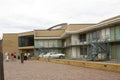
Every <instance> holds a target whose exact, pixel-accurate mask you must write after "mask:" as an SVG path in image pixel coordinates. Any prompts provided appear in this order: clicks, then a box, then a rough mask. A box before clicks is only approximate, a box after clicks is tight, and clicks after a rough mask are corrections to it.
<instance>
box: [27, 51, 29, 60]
mask: <svg viewBox="0 0 120 80" xmlns="http://www.w3.org/2000/svg"><path fill="white" fill-rule="evenodd" d="M27 59H28V60H29V59H30V53H29V52H28V54H27Z"/></svg>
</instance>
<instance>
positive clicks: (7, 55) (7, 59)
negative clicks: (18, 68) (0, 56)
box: [5, 52, 9, 62]
mask: <svg viewBox="0 0 120 80" xmlns="http://www.w3.org/2000/svg"><path fill="white" fill-rule="evenodd" d="M5 57H6V62H8V61H9V53H7V52H6V53H5Z"/></svg>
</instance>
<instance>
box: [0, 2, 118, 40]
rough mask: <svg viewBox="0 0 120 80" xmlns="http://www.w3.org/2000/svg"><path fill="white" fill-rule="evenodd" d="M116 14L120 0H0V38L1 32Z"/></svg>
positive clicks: (105, 17)
mask: <svg viewBox="0 0 120 80" xmlns="http://www.w3.org/2000/svg"><path fill="white" fill-rule="evenodd" d="M117 15H120V0H0V38H2V34H3V33H17V32H18V33H19V32H26V31H32V30H34V29H47V28H49V27H52V26H54V25H57V24H60V23H69V24H70V23H98V22H100V21H101V20H104V19H107V18H110V17H113V16H117Z"/></svg>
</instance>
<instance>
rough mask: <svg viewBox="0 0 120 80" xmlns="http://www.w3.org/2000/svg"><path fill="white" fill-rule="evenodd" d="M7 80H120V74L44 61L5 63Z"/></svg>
mask: <svg viewBox="0 0 120 80" xmlns="http://www.w3.org/2000/svg"><path fill="white" fill-rule="evenodd" d="M4 73H5V80H120V73H116V72H109V71H102V70H96V69H90V68H83V67H75V66H70V65H63V64H56V63H51V62H42V61H25V62H24V64H21V63H20V61H16V62H4Z"/></svg>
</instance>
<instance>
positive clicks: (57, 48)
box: [3, 16, 120, 60]
mask: <svg viewBox="0 0 120 80" xmlns="http://www.w3.org/2000/svg"><path fill="white" fill-rule="evenodd" d="M13 51H15V52H30V53H31V55H33V56H36V57H38V55H39V54H41V53H47V52H51V51H54V52H60V53H64V54H66V58H69V59H88V60H109V59H120V16H116V17H112V18H110V19H107V20H104V21H101V22H99V23H97V24H66V23H63V24H59V25H55V26H53V27H50V28H49V29H46V30H33V31H30V32H23V33H17V34H3V53H5V52H13Z"/></svg>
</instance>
